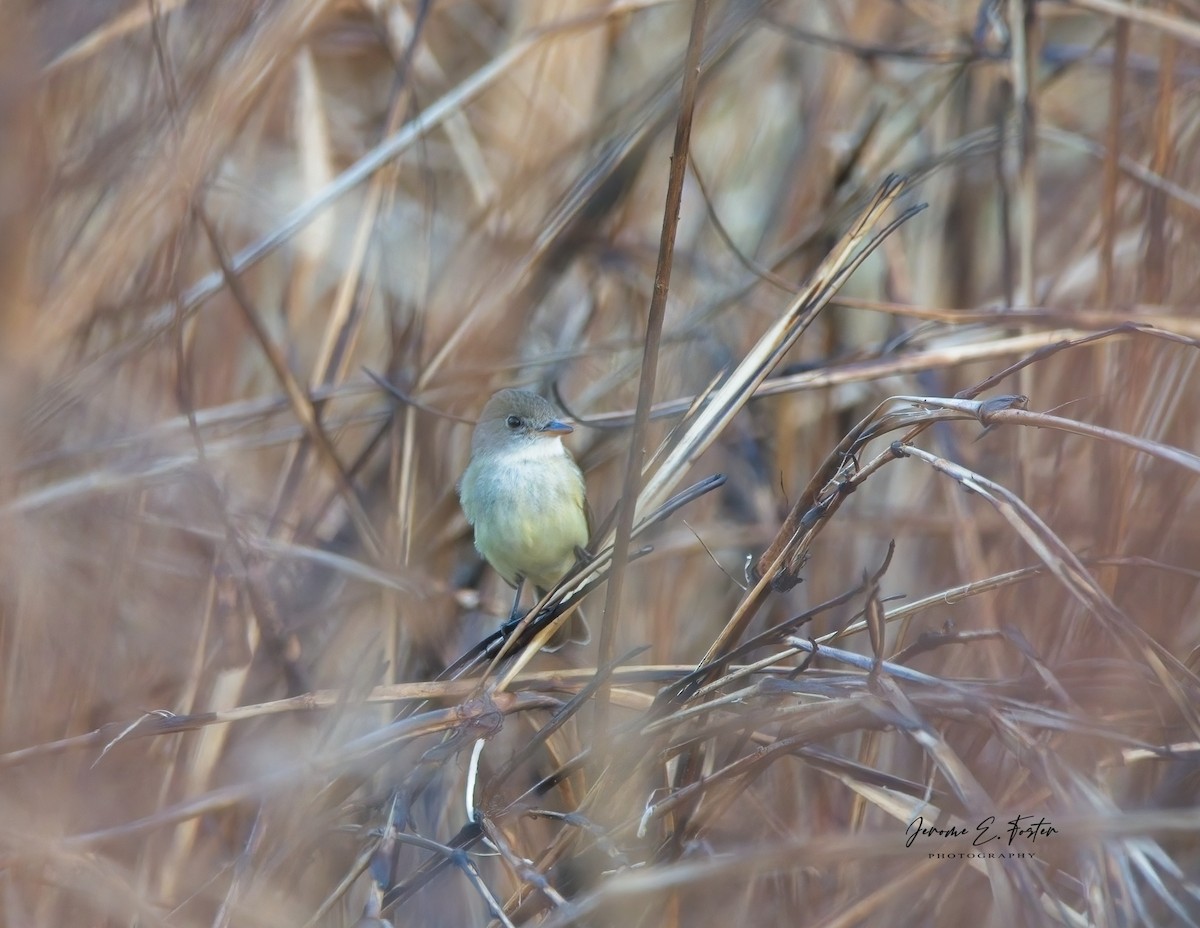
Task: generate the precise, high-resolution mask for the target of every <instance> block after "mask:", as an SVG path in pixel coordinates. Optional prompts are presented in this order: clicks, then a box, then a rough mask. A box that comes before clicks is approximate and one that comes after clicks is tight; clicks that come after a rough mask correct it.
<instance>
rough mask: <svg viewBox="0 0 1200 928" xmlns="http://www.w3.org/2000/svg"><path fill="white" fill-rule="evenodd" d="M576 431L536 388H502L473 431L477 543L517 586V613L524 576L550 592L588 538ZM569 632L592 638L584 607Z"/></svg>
mask: <svg viewBox="0 0 1200 928" xmlns="http://www.w3.org/2000/svg"><path fill="white" fill-rule="evenodd" d="M573 431H574V429H573V428H572V427H571V426H569V425H567V424H566V423H565V422H562V421H560V420H559V419H558V418H556V415H555V411H554V407H553V406H551V405H550V403H549V401H548V400H546V399H544V398H542V397H540V396H538V395H537V394H536V393H529V392H527V391H525V390H501V391H500V392H499V393H497V394H496V395H495V396H493V397H492V398H491V399H490V400H488V402H487V405H486V406H484V407H483V413H482V414H481V415H480V417H479V423H478V424H477V425H476V426H475V432H474V434H473V435H472V436H471V461H470V463H469V464H468V465H467V470H466V472H465V473H464V474H463V475H462V479H461V480H460V481H459V482H458V498H459V500H460V501H461V502H462V508H463V512H464V513H466V516H467V521H468V522H470V523H471V525H472V526H473V527H474V529H475V548H476V549H477V550H478V551H479V553H480V554H482V555H483V557H484V559H486V560H487V562H488V563H489V564H491V565H492V566H493V567H494V568H496V571H497V572H498V573H499V574H500V576H502V577H503V578H504V579H505V580H507V581H508V582H509V583H510V584H512V585H513V586H515V587H516V588H517V598H516V601H514V603H513V613H514V615H515V614H516V613H517V607H518V605H519V604H520V600H521V586H522V584H523V583H524V581H526V580H528V581H529V582H530V583H532V584H533V585H534V587H535V589H536V590H537V591H538V595H539V596H540V595H542V594H544V593H545V591H546V590H548V589H550V588H551V587H552V586H554V584H556V583H557V582H558V581H559V580H560V579H562V576H563V574H565V573H566V572H567V571H568V570H570V569H571V568H572V567H573V566H574V564H575V561H576V559H577V553H576V552H578V551H582V550H583V549H584V547H585V546H586V545H587V542H588V534H589V531H588V513H587V500H586V497H585V494H584V483H583V473H582V472H581V471H580V470H579V465H578V464H576V463H575V459H574V458H573V457H571V453H570V452H569V451H567V449H566V448H565V447H564V446H563V443H562V436H563V435H567V434H569V433H570V432H573ZM569 637H570V639H571V640H575V641H579V642H581V643H584V644H586V643H587V641H588V640H589V636H588V632H587V625H586V624H585V623H584V622H583V620H582V616H580V615H579V612H578V610H576V615H575V627H574V628H572V629H571V631H570V633H569Z"/></svg>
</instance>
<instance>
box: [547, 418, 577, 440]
mask: <svg viewBox="0 0 1200 928" xmlns="http://www.w3.org/2000/svg"><path fill="white" fill-rule="evenodd" d="M538 431H539V432H541V433H542V434H543V435H545V436H546V437H547V438H549V437H551V436H553V435H570V434H571V433H572V432H574V431H575V428H574V426H570V425H567V423H565V422H560V421H559V420H558V419H551V420H550V421H549V422H547V423H546V424H545V425H543V426H542V427H541V428H540V429H538Z"/></svg>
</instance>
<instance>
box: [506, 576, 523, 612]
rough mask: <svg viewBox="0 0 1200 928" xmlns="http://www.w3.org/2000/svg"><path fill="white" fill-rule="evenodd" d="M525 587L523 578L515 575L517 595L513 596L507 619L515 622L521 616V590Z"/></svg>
mask: <svg viewBox="0 0 1200 928" xmlns="http://www.w3.org/2000/svg"><path fill="white" fill-rule="evenodd" d="M524 588H525V578H524V577H521V576H518V577H517V595H516V596H514V597H513V607H512V612H510V613H509V614H508V621H510V622H515V621H517V619H519V618H520V617H521V590H523V589H524Z"/></svg>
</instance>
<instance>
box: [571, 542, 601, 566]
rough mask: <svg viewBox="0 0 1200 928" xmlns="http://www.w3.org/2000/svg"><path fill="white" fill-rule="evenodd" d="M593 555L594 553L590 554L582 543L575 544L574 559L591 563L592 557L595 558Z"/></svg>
mask: <svg viewBox="0 0 1200 928" xmlns="http://www.w3.org/2000/svg"><path fill="white" fill-rule="evenodd" d="M595 556H596V555H594V554H592V552H591V551H589V550H588V549H587V548H585V547H583V545H576V546H575V559H576V560H577V561H579V563H580V564H590V563H592V559H593V558H595Z"/></svg>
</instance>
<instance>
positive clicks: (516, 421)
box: [504, 416, 521, 432]
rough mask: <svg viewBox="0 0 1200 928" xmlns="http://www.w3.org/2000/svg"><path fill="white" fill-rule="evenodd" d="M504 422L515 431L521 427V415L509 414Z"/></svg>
mask: <svg viewBox="0 0 1200 928" xmlns="http://www.w3.org/2000/svg"><path fill="white" fill-rule="evenodd" d="M504 424H505V425H507V426H508V427H509V428H510V429H512V430H513V431H514V432H515V431H516V430H517V429H519V428H520V427H521V417H520V416H509V417H508V418H507V419H505V420H504Z"/></svg>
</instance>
